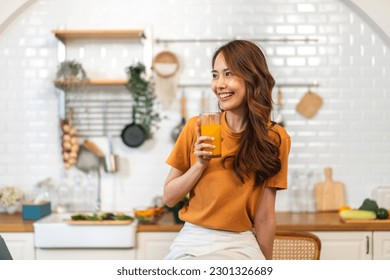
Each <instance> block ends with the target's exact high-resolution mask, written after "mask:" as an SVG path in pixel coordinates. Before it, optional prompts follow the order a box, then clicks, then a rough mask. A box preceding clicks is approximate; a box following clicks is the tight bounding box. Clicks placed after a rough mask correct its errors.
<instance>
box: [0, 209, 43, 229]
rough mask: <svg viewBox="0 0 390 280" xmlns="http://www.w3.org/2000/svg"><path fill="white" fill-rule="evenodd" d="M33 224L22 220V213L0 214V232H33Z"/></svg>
mask: <svg viewBox="0 0 390 280" xmlns="http://www.w3.org/2000/svg"><path fill="white" fill-rule="evenodd" d="M34 222H35V221H25V220H23V218H22V213H16V214H12V215H10V214H6V213H0V232H34V226H33V223H34Z"/></svg>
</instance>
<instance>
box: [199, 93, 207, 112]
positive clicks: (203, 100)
mask: <svg viewBox="0 0 390 280" xmlns="http://www.w3.org/2000/svg"><path fill="white" fill-rule="evenodd" d="M204 95H205V93H204V91H202V95H201V97H200V111H201V112H202V113H204V112H206V98H205V96H204Z"/></svg>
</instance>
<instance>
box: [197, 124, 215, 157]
mask: <svg viewBox="0 0 390 280" xmlns="http://www.w3.org/2000/svg"><path fill="white" fill-rule="evenodd" d="M201 125H202V121H201V119H200V118H199V119H198V121H197V123H196V142H195V146H194V155H195V156H196V157H197V158H198V160H199V163H201V164H208V163H209V162H210V160H211V155H212V152H211V150H213V149H214V148H215V146H214V145H211V144H209V143H207V142H211V141H213V140H214V138H213V137H210V136H201V135H200V127H201Z"/></svg>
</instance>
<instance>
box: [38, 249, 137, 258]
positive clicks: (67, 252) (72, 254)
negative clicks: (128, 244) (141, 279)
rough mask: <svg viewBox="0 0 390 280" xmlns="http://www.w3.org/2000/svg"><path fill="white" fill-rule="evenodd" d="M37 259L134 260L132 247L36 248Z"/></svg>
mask: <svg viewBox="0 0 390 280" xmlns="http://www.w3.org/2000/svg"><path fill="white" fill-rule="evenodd" d="M36 259H37V260H134V259H135V250H134V249H125V248H124V249H90V248H88V249H85V248H83V249H68V248H66V249H61V248H50V249H41V248H37V249H36Z"/></svg>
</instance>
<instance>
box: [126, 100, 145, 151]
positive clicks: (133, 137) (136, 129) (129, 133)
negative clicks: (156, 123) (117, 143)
mask: <svg viewBox="0 0 390 280" xmlns="http://www.w3.org/2000/svg"><path fill="white" fill-rule="evenodd" d="M132 115H133V122H132V123H130V124H128V125H126V126H125V127H124V128H123V130H122V133H121V138H122V141H123V143H124V144H125V145H126V146H128V147H131V148H136V147H139V146H141V145H142V143H144V141H145V140H146V132H145V129H144V127H143V126H142V125H139V124H137V123H136V122H135V107H133V112H132Z"/></svg>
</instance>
